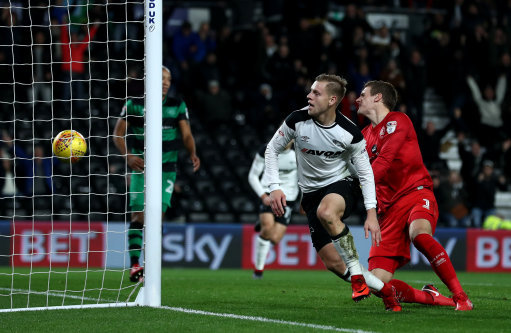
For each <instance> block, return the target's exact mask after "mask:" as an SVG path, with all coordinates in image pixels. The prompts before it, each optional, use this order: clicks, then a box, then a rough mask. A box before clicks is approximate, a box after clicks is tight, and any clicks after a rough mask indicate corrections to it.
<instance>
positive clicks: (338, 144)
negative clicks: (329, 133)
mask: <svg viewBox="0 0 511 333" xmlns="http://www.w3.org/2000/svg"><path fill="white" fill-rule="evenodd" d="M332 142H333V143H334V145H336V146H339V147H342V143H341V142H340V141H337V140H335V139H333V141H332Z"/></svg>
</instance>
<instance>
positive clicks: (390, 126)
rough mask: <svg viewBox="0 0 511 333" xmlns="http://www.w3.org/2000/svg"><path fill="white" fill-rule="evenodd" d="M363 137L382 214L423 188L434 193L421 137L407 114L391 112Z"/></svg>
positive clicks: (379, 210)
mask: <svg viewBox="0 0 511 333" xmlns="http://www.w3.org/2000/svg"><path fill="white" fill-rule="evenodd" d="M362 134H363V135H364V138H365V140H366V148H367V153H368V154H369V159H370V161H371V166H372V167H373V172H374V181H375V183H376V198H377V200H378V213H380V214H383V213H385V212H386V211H387V209H388V208H389V207H390V206H392V204H393V203H395V202H396V201H397V200H398V199H399V198H400V197H402V196H403V195H405V194H408V193H410V192H411V191H414V190H417V188H420V187H421V186H422V187H423V188H429V189H431V190H433V181H432V180H431V177H430V175H429V173H428V170H427V169H426V167H425V166H424V163H423V161H422V155H421V152H420V149H419V143H418V141H417V134H416V133H415V129H414V128H413V125H412V122H411V121H410V118H408V116H407V115H406V114H404V113H401V112H389V114H387V116H386V117H385V118H384V119H383V120H382V121H381V122H380V123H379V124H378V125H377V126H376V127H374V128H373V126H372V125H371V124H369V125H368V126H366V127H365V128H364V129H363V130H362Z"/></svg>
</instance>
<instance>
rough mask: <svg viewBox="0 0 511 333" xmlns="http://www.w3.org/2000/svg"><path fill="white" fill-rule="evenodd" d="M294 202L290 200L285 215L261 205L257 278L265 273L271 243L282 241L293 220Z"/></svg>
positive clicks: (257, 249) (255, 273)
mask: <svg viewBox="0 0 511 333" xmlns="http://www.w3.org/2000/svg"><path fill="white" fill-rule="evenodd" d="M293 206H294V203H293V202H292V201H290V202H288V206H287V207H285V213H284V215H283V216H279V217H275V215H273V213H272V212H271V208H270V207H269V206H264V205H262V206H261V207H260V214H259V220H260V221H261V232H260V234H259V237H257V240H256V259H255V268H254V275H253V277H254V278H255V279H260V278H261V277H262V275H263V271H264V266H265V263H266V258H267V257H268V252H269V251H270V247H271V244H273V245H276V244H278V243H279V242H280V240H281V239H282V237H284V234H285V233H286V230H287V226H288V224H289V222H290V221H291V214H292V212H293V210H292V208H291V207H293Z"/></svg>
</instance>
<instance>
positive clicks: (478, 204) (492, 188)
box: [472, 160, 506, 228]
mask: <svg viewBox="0 0 511 333" xmlns="http://www.w3.org/2000/svg"><path fill="white" fill-rule="evenodd" d="M493 168H494V163H493V162H492V161H490V160H485V161H484V162H483V168H482V170H481V172H480V173H479V175H478V176H477V181H476V184H475V188H474V192H475V200H474V205H473V207H472V222H473V225H474V227H476V228H480V227H481V225H482V222H483V221H484V219H485V218H486V217H487V216H489V215H495V195H496V193H497V189H500V190H505V181H506V180H505V178H504V177H503V176H500V177H499V176H497V175H495V173H494V169H493Z"/></svg>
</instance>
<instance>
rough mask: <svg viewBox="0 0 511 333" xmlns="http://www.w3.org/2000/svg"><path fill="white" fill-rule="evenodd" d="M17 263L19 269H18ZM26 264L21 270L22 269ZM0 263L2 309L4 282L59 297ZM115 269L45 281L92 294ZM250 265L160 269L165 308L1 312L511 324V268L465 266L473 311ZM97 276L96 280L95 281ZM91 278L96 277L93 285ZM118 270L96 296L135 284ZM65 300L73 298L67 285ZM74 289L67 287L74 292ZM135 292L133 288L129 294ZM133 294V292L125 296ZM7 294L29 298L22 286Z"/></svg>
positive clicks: (307, 323) (103, 323)
mask: <svg viewBox="0 0 511 333" xmlns="http://www.w3.org/2000/svg"><path fill="white" fill-rule="evenodd" d="M17 272H18V271H17ZM21 272H23V271H21ZM5 273H10V270H9V269H7V268H1V269H0V295H3V296H1V297H0V308H3V309H5V308H9V307H10V304H11V298H10V297H6V296H4V295H6V293H7V290H6V288H10V285H11V282H12V281H14V282H15V283H14V284H15V285H14V287H15V289H17V290H18V291H19V292H21V293H22V292H23V290H26V289H28V286H29V284H28V283H30V289H31V290H33V291H42V292H43V293H42V294H40V295H38V294H35V295H31V296H30V297H31V298H30V305H31V306H42V305H44V304H45V303H46V302H47V303H48V304H50V305H57V304H62V301H63V296H62V294H60V293H58V292H53V293H51V294H50V295H47V294H46V293H45V291H46V290H48V278H47V277H48V273H47V272H46V274H44V273H40V274H37V275H36V276H34V277H33V278H32V279H31V280H28V279H27V278H26V277H24V276H22V275H20V276H18V275H16V276H15V278H14V279H13V278H12V277H11V276H8V275H5ZM120 274H121V273H120V272H119V273H109V274H107V275H103V274H101V273H90V272H89V273H88V276H87V279H85V277H84V275H85V274H84V273H73V274H71V275H70V276H69V277H68V278H67V279H65V277H64V276H63V274H56V273H52V276H51V279H50V280H52V281H51V282H50V289H51V290H58V289H59V288H60V289H62V288H63V286H64V285H65V284H67V286H68V289H74V288H75V287H78V286H82V287H83V285H84V283H85V281H87V288H88V289H92V290H90V291H87V292H86V293H85V296H86V297H87V299H91V298H92V297H95V298H97V297H98V293H99V291H97V290H94V289H95V288H96V287H97V286H101V285H102V286H104V287H106V288H113V287H114V286H118V285H119V282H118V281H119V275H120ZM251 274H252V272H251V271H248V270H235V269H232V270H231V269H221V270H216V271H212V270H207V269H163V271H162V307H161V308H149V307H128V308H124V307H123V308H101V309H72V310H52V311H28V312H27V311H23V312H12V313H0V322H1V327H2V329H3V331H6V332H208V333H210V332H265V333H270V332H360V333H364V332H428V333H431V332H509V331H510V327H511V319H510V318H511V301H510V300H509V298H510V296H511V274H504V273H465V272H459V273H458V277H459V279H460V281H461V283H462V285H463V286H464V287H465V289H466V291H467V292H468V294H469V296H470V299H471V300H472V302H473V303H474V305H475V308H474V310H473V311H469V312H458V311H454V309H453V308H451V307H433V306H425V305H418V304H403V311H402V312H400V313H391V312H386V311H385V310H384V306H383V303H382V301H381V299H379V298H377V297H375V296H374V295H373V296H372V297H370V298H369V299H366V300H363V301H361V302H360V303H354V302H353V301H352V300H351V288H350V285H349V284H348V283H346V282H344V281H342V280H340V279H339V278H337V277H336V276H334V275H333V274H332V273H330V272H328V271H326V270H324V271H270V270H269V271H266V272H265V276H264V278H263V279H262V280H253V279H252V277H251ZM396 278H399V279H402V280H404V281H407V282H408V283H410V284H411V285H412V286H414V287H416V288H421V287H422V286H423V285H424V284H426V283H431V282H433V283H434V284H435V285H436V286H437V287H438V288H439V289H440V292H442V293H443V294H446V295H448V294H449V293H448V290H447V288H446V287H445V286H444V285H443V284H442V283H441V282H440V281H439V279H438V277H436V275H435V274H434V273H432V272H430V271H414V272H412V271H401V272H398V273H397V274H396ZM98 281H99V282H98ZM95 284H96V285H95ZM130 286H132V284H131V283H129V281H127V274H126V273H125V276H124V283H123V287H126V289H123V290H122V291H121V292H120V293H119V292H115V291H113V290H104V291H103V292H102V294H101V297H102V298H103V299H105V300H114V299H116V298H117V297H120V298H121V299H122V297H127V296H128V295H129V293H130V292H131V291H132V290H133V288H132V287H130ZM68 295H69V296H72V297H70V299H67V298H66V299H65V304H66V305H71V304H79V301H78V300H77V299H76V296H77V295H78V296H81V293H68ZM73 295H74V296H73ZM133 297H134V296H133ZM131 300H134V298H132V299H131ZM14 302H16V303H18V304H21V305H18V306H22V307H23V306H24V307H26V304H27V297H26V295H23V294H20V295H17V296H16V298H15V299H14Z"/></svg>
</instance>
